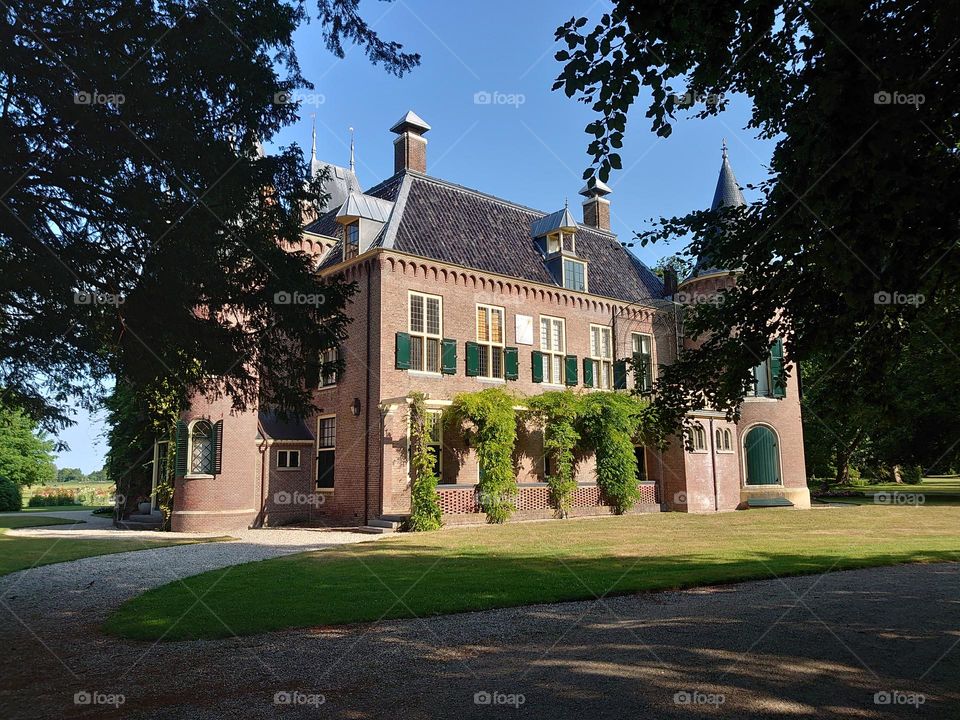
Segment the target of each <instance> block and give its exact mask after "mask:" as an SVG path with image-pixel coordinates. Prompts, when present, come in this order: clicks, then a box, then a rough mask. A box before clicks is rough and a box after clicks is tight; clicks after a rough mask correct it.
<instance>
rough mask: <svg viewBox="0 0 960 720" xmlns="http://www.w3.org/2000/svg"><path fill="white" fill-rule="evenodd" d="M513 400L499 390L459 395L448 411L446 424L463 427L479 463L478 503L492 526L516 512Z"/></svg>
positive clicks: (491, 389)
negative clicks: (474, 449)
mask: <svg viewBox="0 0 960 720" xmlns="http://www.w3.org/2000/svg"><path fill="white" fill-rule="evenodd" d="M515 404H516V399H515V398H514V397H513V396H512V395H510V394H509V393H507V392H504V391H503V390H500V389H499V388H488V389H486V390H480V391H479V392H472V393H460V394H458V395H457V396H456V397H455V398H454V400H453V404H452V405H451V406H450V407H449V408H448V409H447V412H446V422H447V423H448V424H449V425H451V426H453V427H455V428H458V429H459V428H464V427H465V430H464V435H465V439H466V441H467V444H468V445H470V446H472V447H474V448H476V452H477V461H478V462H479V463H480V483H479V485H478V488H477V489H478V496H479V497H478V502H479V505H480V509H481V510H483V511H484V512H485V513H486V514H487V520H488V521H489V522H492V523H502V522H506V521H507V519H509V517H510V515H511V514H513V512H514V510H516V504H515V500H516V496H517V481H516V478H515V477H514V474H513V447H514V444H515V443H516V438H517V417H516V411H515V410H514V405H515Z"/></svg>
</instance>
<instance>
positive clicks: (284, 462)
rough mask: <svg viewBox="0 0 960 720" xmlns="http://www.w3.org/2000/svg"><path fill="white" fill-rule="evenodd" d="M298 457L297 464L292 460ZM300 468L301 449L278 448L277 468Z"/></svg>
mask: <svg viewBox="0 0 960 720" xmlns="http://www.w3.org/2000/svg"><path fill="white" fill-rule="evenodd" d="M294 457H296V460H297V463H296V465H294V464H292V461H293V459H294ZM299 469H300V451H299V450H277V470H299Z"/></svg>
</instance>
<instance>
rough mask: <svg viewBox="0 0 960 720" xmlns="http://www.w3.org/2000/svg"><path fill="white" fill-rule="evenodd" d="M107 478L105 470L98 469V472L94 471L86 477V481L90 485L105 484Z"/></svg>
mask: <svg viewBox="0 0 960 720" xmlns="http://www.w3.org/2000/svg"><path fill="white" fill-rule="evenodd" d="M108 480H109V478H108V477H107V469H106V468H100V469H99V470H94V471H93V472H92V473H90V474H89V475H87V481H88V482H92V483H104V482H107V481H108Z"/></svg>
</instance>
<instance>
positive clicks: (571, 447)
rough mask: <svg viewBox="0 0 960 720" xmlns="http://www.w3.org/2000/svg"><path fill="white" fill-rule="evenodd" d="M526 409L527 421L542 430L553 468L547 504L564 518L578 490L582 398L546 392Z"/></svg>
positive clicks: (548, 479)
mask: <svg viewBox="0 0 960 720" xmlns="http://www.w3.org/2000/svg"><path fill="white" fill-rule="evenodd" d="M527 406H528V407H529V417H530V418H531V419H532V420H533V421H534V422H535V423H536V424H537V425H538V426H539V427H540V428H542V429H543V449H544V451H545V453H546V454H547V455H548V456H549V457H550V459H551V460H552V464H553V468H552V470H553V472H552V473H549V474H548V475H547V485H548V486H549V488H550V503H551V504H552V505H553V507H554V508H556V510H557V514H558V515H559V516H560V517H562V518H565V517H567V515H568V514H569V513H570V509H571V507H572V506H573V493H574V491H575V490H576V489H577V481H576V479H575V477H574V470H575V469H576V461H575V455H574V451H575V450H576V447H577V445H578V443H579V442H580V433H579V432H578V430H577V425H578V423H579V421H580V418H581V415H582V414H583V409H584V403H583V397H582V396H580V395H577V394H576V393H575V392H573V391H572V390H549V391H547V392H545V393H543V394H541V395H537V396H535V397H532V398H530V400H529V401H528V403H527Z"/></svg>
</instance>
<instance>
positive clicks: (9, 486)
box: [0, 476, 23, 512]
mask: <svg viewBox="0 0 960 720" xmlns="http://www.w3.org/2000/svg"><path fill="white" fill-rule="evenodd" d="M22 507H23V495H22V494H21V493H20V485H19V484H18V483H16V482H14V481H13V480H11V479H9V478H6V477H3V476H0V512H18V511H19V510H20V509H21V508H22Z"/></svg>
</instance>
